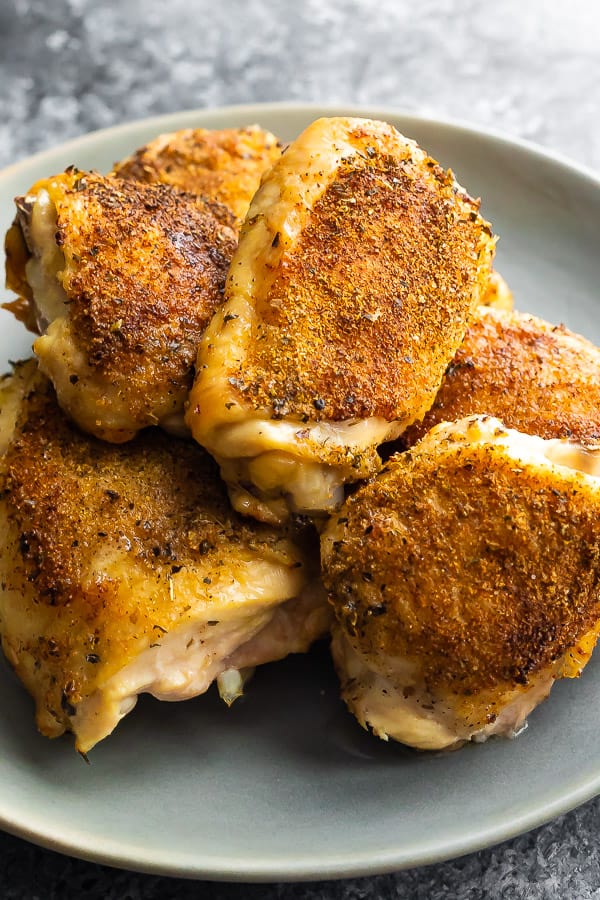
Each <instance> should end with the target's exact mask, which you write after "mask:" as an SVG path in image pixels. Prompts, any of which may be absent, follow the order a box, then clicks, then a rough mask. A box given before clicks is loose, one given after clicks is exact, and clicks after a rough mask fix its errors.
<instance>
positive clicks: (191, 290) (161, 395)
mask: <svg viewBox="0 0 600 900" xmlns="http://www.w3.org/2000/svg"><path fill="white" fill-rule="evenodd" d="M17 205H18V210H19V212H18V216H17V222H16V224H15V226H13V229H16V231H15V230H13V232H12V235H11V239H10V241H7V243H9V244H10V247H11V248H12V254H11V255H10V256H9V258H8V265H9V268H10V272H11V275H10V281H11V283H14V284H15V285H16V284H21V285H22V284H23V283H26V284H27V286H28V289H29V297H30V299H31V301H32V303H33V305H34V308H35V315H36V319H37V323H38V327H39V329H40V331H43V334H42V336H41V337H40V338H38V340H36V342H35V344H34V350H35V353H36V355H37V357H38V360H39V363H40V366H41V368H42V370H43V371H44V372H45V373H46V374H47V375H48V376H49V377H50V379H51V380H52V381H53V383H54V385H55V388H56V391H57V394H58V398H59V402H60V405H61V406H62V408H63V409H64V410H65V411H66V412H67V413H68V414H69V415H70V416H71V417H72V418H73V419H74V420H75V421H76V422H77V424H78V425H79V426H80V427H81V428H83V429H84V430H85V431H88V432H90V433H91V434H94V435H97V436H99V437H102V438H104V439H105V440H109V441H114V442H120V441H124V440H128V439H130V438H131V437H133V435H134V434H135V433H136V432H137V431H138V430H140V429H141V428H144V427H145V426H147V425H155V424H161V425H164V426H165V427H167V428H169V427H170V428H172V429H178V428H179V429H181V428H182V411H183V405H184V402H185V400H186V399H187V395H188V391H189V388H190V386H191V383H192V376H193V366H194V362H195V357H196V351H197V347H198V341H199V339H200V335H201V334H202V331H203V330H204V328H205V327H206V325H207V323H208V321H209V319H210V317H211V315H212V312H213V310H214V309H215V308H216V307H217V305H218V304H219V303H220V302H221V301H222V292H223V286H224V282H225V276H226V272H227V269H228V266H229V262H230V259H231V256H232V254H233V250H234V248H235V244H236V239H235V235H234V233H233V231H231V229H229V228H227V227H226V226H224V225H221V224H220V223H219V222H218V221H217V220H216V219H215V218H214V216H213V215H212V212H211V206H210V204H200V202H199V201H198V199H197V198H192V197H190V196H189V195H186V194H183V193H181V192H178V191H176V190H175V189H173V188H169V187H166V186H164V185H144V184H136V183H135V182H133V181H131V182H128V181H120V180H118V179H115V178H106V177H104V176H101V175H98V174H95V173H85V172H81V171H78V170H76V169H69V170H67V171H66V172H65V173H64V174H62V175H57V176H56V177H54V178H49V179H47V180H45V181H41V182H38V183H37V184H36V185H34V186H33V188H32V189H31V191H30V192H29V193H28V195H27V196H26V197H25V198H21V199H19V200H18V201H17ZM19 233H20V235H21V244H20V247H21V253H18V252H17V250H16V249H15V247H17V246H19ZM15 263H16V267H17V270H16V271H15V269H14V268H13V266H14V264H15ZM20 266H23V269H20Z"/></svg>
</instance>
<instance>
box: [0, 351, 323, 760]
mask: <svg viewBox="0 0 600 900" xmlns="http://www.w3.org/2000/svg"><path fill="white" fill-rule="evenodd" d="M0 403H1V414H0V424H1V428H0V433H1V435H2V440H3V447H2V449H3V450H4V455H3V457H2V459H1V463H0V467H1V468H0V484H1V500H0V523H1V525H0V527H1V530H2V535H3V541H2V546H1V548H0V580H1V582H2V586H3V590H2V593H1V594H0V631H1V634H2V644H3V648H4V652H5V654H6V656H7V658H8V660H9V661H10V663H11V664H12V665H13V666H14V668H15V670H16V672H17V674H18V675H19V677H20V678H21V679H22V681H23V683H24V684H25V686H26V688H27V689H28V691H29V692H30V693H31V694H32V696H33V698H34V700H35V704H36V711H37V723H38V726H39V729H40V730H41V731H42V732H43V734H45V735H47V736H49V737H54V736H57V735H60V734H62V733H63V732H64V731H65V730H67V731H72V732H74V734H75V740H76V746H77V748H78V749H79V750H80V751H82V752H85V751H87V750H89V749H90V748H91V747H92V746H93V745H94V744H95V743H97V742H98V741H100V740H101V739H102V738H104V737H106V736H107V735H108V734H110V732H111V731H112V730H113V729H114V727H115V726H116V725H117V723H118V722H119V720H120V719H121V718H122V717H123V716H124V715H125V714H126V713H128V712H129V711H130V710H131V709H132V708H133V706H134V705H135V701H136V698H137V695H138V694H139V693H140V692H143V691H145V692H149V693H151V694H153V695H154V696H156V697H158V698H160V699H163V700H183V699H186V698H188V697H192V696H195V695H197V694H201V693H203V692H204V691H206V690H207V688H208V687H209V685H210V684H211V683H212V682H213V681H214V680H215V679H219V680H222V682H223V683H222V693H223V696H224V697H225V699H227V700H228V701H229V700H231V699H232V695H231V693H230V691H231V687H230V686H231V683H232V677H233V676H235V675H236V669H237V667H247V666H255V665H258V664H260V663H262V662H268V661H271V660H274V659H279V658H281V657H283V656H285V655H286V654H287V653H290V652H300V651H305V650H306V649H307V648H308V646H309V645H310V643H311V642H312V641H313V640H314V639H315V638H316V637H319V636H321V635H322V634H323V633H324V632H325V631H326V630H327V627H328V621H329V615H330V612H329V609H328V608H327V604H326V603H325V602H324V595H323V593H322V589H321V588H320V586H319V584H318V581H317V580H316V578H315V568H316V566H315V564H314V555H313V552H312V549H311V548H310V546H309V545H308V544H305V542H304V539H303V538H302V537H301V536H300V535H296V536H294V535H293V534H291V533H288V534H285V533H283V532H281V531H276V530H274V529H272V528H270V527H268V526H261V525H258V524H256V523H253V522H251V521H244V520H242V519H241V518H239V517H238V516H237V515H236V514H235V513H233V512H232V511H231V509H230V507H229V504H228V500H227V495H226V492H225V489H224V488H223V486H222V484H221V482H220V481H219V479H218V475H217V469H216V466H215V464H214V462H213V461H212V459H211V458H210V457H209V456H208V454H206V453H205V452H204V451H203V450H201V448H199V447H197V446H196V445H195V444H194V443H193V442H192V441H182V440H178V439H175V438H172V437H168V436H167V435H165V434H164V433H163V432H161V431H160V430H158V429H155V430H151V431H149V432H145V433H144V434H143V435H139V436H138V437H137V438H136V439H135V440H133V441H131V442H130V443H128V444H123V445H111V444H107V443H104V442H102V441H99V440H97V439H95V438H92V437H88V436H86V435H83V434H82V433H81V432H80V431H79V430H78V429H77V428H76V427H74V426H73V425H72V424H71V423H70V422H69V421H68V420H67V418H66V417H65V416H64V415H63V414H62V413H61V411H60V409H59V408H58V406H57V404H56V399H55V396H54V392H53V389H52V387H51V385H50V384H49V382H47V380H46V379H45V377H44V376H43V375H42V374H41V373H39V371H38V370H37V369H36V365H35V363H34V362H29V363H27V364H24V365H21V366H19V367H18V368H17V370H16V373H15V374H14V375H13V376H12V377H6V378H5V379H4V381H3V383H2V386H1V389H0ZM316 555H317V558H318V553H317V554H316ZM244 674H245V673H237V675H238V681H239V682H241V681H242V680H243V676H244ZM233 696H234V695H233Z"/></svg>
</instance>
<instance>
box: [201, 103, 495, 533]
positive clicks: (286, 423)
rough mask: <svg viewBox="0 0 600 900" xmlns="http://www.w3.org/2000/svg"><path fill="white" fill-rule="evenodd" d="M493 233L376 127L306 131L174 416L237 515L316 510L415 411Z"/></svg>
mask: <svg viewBox="0 0 600 900" xmlns="http://www.w3.org/2000/svg"><path fill="white" fill-rule="evenodd" d="M493 249H494V239H493V237H492V234H491V231H490V227H489V225H488V224H487V223H486V222H485V221H484V220H483V219H482V217H481V216H480V214H479V204H478V202H476V201H474V200H472V199H471V198H470V197H469V196H468V195H467V194H466V193H465V192H464V191H463V189H462V188H460V187H459V185H458V184H457V183H456V181H455V180H454V177H453V176H452V174H451V173H450V172H447V171H444V170H443V169H442V168H441V167H440V166H439V165H438V164H437V163H436V162H435V161H434V160H433V159H431V158H430V157H429V156H427V154H426V153H425V152H424V151H423V150H421V149H420V148H419V147H418V146H417V145H416V144H415V143H414V142H413V141H410V140H407V139H406V138H404V137H403V136H402V135H400V134H399V133H398V132H397V131H396V130H395V129H394V128H393V127H392V126H390V125H387V124H384V123H381V122H375V121H370V120H365V119H346V118H334V119H320V120H318V121H316V122H314V123H313V124H312V125H311V126H309V127H308V128H307V129H306V131H305V132H304V133H303V134H302V135H301V136H300V137H299V138H298V139H297V140H296V141H294V142H293V143H292V144H291V145H290V146H289V147H288V148H287V149H286V151H285V153H284V154H283V155H282V157H281V159H280V160H279V161H278V162H276V163H275V165H274V166H273V167H272V168H271V169H270V171H269V172H268V173H267V175H266V176H265V177H264V179H263V182H262V184H261V187H260V188H259V190H258V192H257V194H256V195H255V197H254V200H253V201H252V204H251V207H250V210H249V212H248V216H247V218H246V223H245V225H244V227H243V229H242V234H241V237H240V242H239V246H238V249H237V252H236V254H235V256H234V259H233V260H232V264H231V267H230V272H229V276H228V280H227V285H226V302H225V304H224V305H223V306H222V307H221V308H220V309H219V310H218V311H217V312H216V314H215V316H214V317H213V319H212V321H211V324H210V325H209V327H208V329H207V331H206V332H205V335H204V337H203V339H202V342H201V345H200V350H199V354H198V360H197V366H196V380H195V383H194V387H193V390H192V392H191V395H190V405H189V411H188V414H187V421H188V424H189V426H190V428H191V430H192V433H193V434H194V436H195V437H196V439H197V440H198V441H199V442H200V443H201V444H202V445H203V446H205V447H206V448H207V449H209V450H210V452H211V453H212V454H213V455H214V456H215V457H216V459H217V460H218V462H219V464H220V466H221V473H222V475H223V477H224V479H225V481H226V482H227V484H228V486H229V491H230V497H231V499H232V502H233V505H234V506H235V507H236V509H238V510H240V511H242V512H245V513H248V514H250V515H253V516H255V517H256V518H259V519H263V520H266V521H272V522H279V521H282V520H283V519H285V517H286V516H287V515H288V514H289V512H290V511H293V512H299V513H307V514H310V515H319V514H323V513H325V512H327V511H331V510H332V509H334V508H335V507H336V506H337V505H338V504H339V503H340V502H341V500H342V498H343V485H344V483H346V482H353V481H357V480H359V479H361V478H364V477H366V476H368V475H370V474H372V473H373V472H374V471H376V470H377V468H378V467H379V465H380V459H379V456H378V454H377V447H378V445H379V444H381V443H382V442H383V441H386V440H389V439H391V438H394V437H397V436H398V434H399V433H400V432H401V431H402V430H403V429H404V428H406V427H407V425H409V424H410V423H411V422H412V421H414V420H415V419H418V418H421V417H422V416H423V414H424V412H425V411H426V410H427V409H428V408H429V406H430V405H431V403H432V402H433V399H434V397H435V393H436V391H437V389H438V387H439V383H440V381H441V378H442V376H443V374H444V370H445V368H446V366H447V365H448V363H449V362H450V360H451V358H452V356H453V354H454V353H455V351H456V349H457V347H458V346H459V344H460V342H461V340H462V338H463V335H464V332H465V329H466V326H467V322H468V319H469V316H470V314H471V311H472V309H473V308H474V306H476V305H477V303H478V302H479V300H480V299H481V296H482V295H483V293H484V292H485V290H486V288H487V285H488V282H489V278H490V267H491V259H492V255H493Z"/></svg>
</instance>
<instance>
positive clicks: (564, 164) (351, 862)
mask: <svg viewBox="0 0 600 900" xmlns="http://www.w3.org/2000/svg"><path fill="white" fill-rule="evenodd" d="M288 113H293V114H295V115H303V114H306V115H313V117H314V118H316V117H318V116H321V115H325V116H329V115H356V116H363V117H370V118H381V119H387V118H391V119H396V120H398V119H400V120H406V121H407V122H410V123H414V124H415V126H416V127H418V126H419V124H423V125H425V126H430V127H433V128H439V129H443V130H444V131H447V132H454V133H458V134H460V135H461V136H462V138H463V139H467V140H468V139H473V138H477V139H479V138H484V139H486V140H489V141H491V142H493V143H499V144H501V145H502V146H504V147H516V148H518V149H519V150H520V151H523V152H525V153H526V154H528V155H530V156H535V157H536V158H538V159H540V158H541V159H544V160H546V161H547V162H549V163H551V164H552V165H554V166H557V167H559V169H561V170H564V171H565V172H566V173H568V174H569V175H570V176H576V177H581V178H583V179H585V180H587V181H589V182H591V183H592V185H593V186H594V188H595V189H597V190H600V174H599V173H598V172H596V171H595V170H593V169H592V168H590V167H588V166H586V165H584V164H580V163H578V162H576V161H574V160H572V159H571V158H569V157H568V156H567V155H565V154H562V153H560V152H557V151H554V150H551V149H548V148H547V147H544V146H541V145H539V144H537V143H535V142H533V141H530V140H527V139H524V138H521V137H513V136H511V135H509V134H507V133H504V132H502V131H499V130H495V129H492V128H488V127H481V126H478V125H475V124H474V123H471V122H468V121H466V120H461V119H454V118H450V117H442V116H437V115H429V114H427V115H425V114H422V113H419V112H414V111H411V110H409V109H405V108H402V107H394V106H389V105H385V104H383V105H379V104H364V103H361V104H353V103H343V102H339V103H318V102H310V103H304V102H302V101H289V102H287V101H277V102H268V103H245V104H232V105H224V106H217V107H204V108H188V109H183V110H178V111H174V112H170V113H163V114H159V115H154V116H146V117H140V118H137V119H131V120H128V121H127V122H122V123H119V124H116V125H112V126H110V127H108V128H100V129H96V130H94V131H91V132H87V133H85V134H82V135H79V136H77V137H74V138H71V139H69V140H68V141H65V142H61V143H57V144H55V145H52V146H50V147H47V148H45V149H42V150H39V151H37V152H36V153H34V154H31V155H29V156H26V157H23V158H22V159H19V160H18V161H16V162H14V163H12V164H10V165H8V166H6V167H4V168H3V169H2V170H0V183H1V182H4V181H10V180H13V179H15V178H16V179H18V178H19V177H21V174H22V173H23V172H24V171H25V170H26V169H28V168H29V167H31V166H36V165H43V164H44V160H45V159H46V158H50V157H52V156H54V155H55V154H57V153H60V154H63V153H64V154H65V155H66V154H67V153H73V154H74V155H75V154H77V153H82V152H85V151H86V150H88V149H93V147H94V145H95V144H96V143H97V142H99V141H100V142H105V141H107V142H110V141H112V140H118V139H120V138H121V137H125V136H126V135H127V134H128V133H129V132H131V131H132V130H135V129H136V128H138V127H143V128H145V129H147V130H153V131H154V130H155V131H156V134H157V135H158V134H160V133H161V132H164V131H170V130H175V129H177V128H181V127H192V126H191V125H188V124H187V122H188V120H189V121H190V122H191V121H192V120H195V119H198V121H199V125H198V127H211V126H209V125H205V124H203V121H202V120H204V121H206V120H209V119H210V118H211V117H219V116H228V117H235V118H239V121H240V122H244V121H246V122H252V121H256V120H257V118H258V119H260V117H261V116H265V115H268V116H276V115H283V114H288ZM182 123H186V124H182ZM75 161H76V160H75ZM574 781H575V782H576V784H577V786H576V787H574V788H571V789H568V790H567V789H565V790H564V791H563V793H562V794H560V796H558V797H554V799H551V800H549V801H548V802H546V803H544V804H542V805H541V806H540V805H537V806H536V807H534V808H533V809H531V810H530V811H528V812H525V813H522V814H520V815H519V816H518V817H517V818H509V819H505V820H503V821H501V822H500V823H491V824H490V825H489V826H488V827H487V828H486V829H485V830H484V831H478V832H476V833H475V832H473V833H471V834H470V835H468V836H462V837H460V838H457V839H452V838H450V839H447V840H446V841H445V842H443V843H442V842H440V841H439V840H437V841H436V842H435V843H433V844H432V845H431V846H429V845H427V844H424V845H423V849H422V851H421V852H420V853H414V852H412V853H410V855H409V856H407V855H406V854H403V852H402V847H401V846H400V848H395V849H394V850H384V851H382V852H380V853H378V854H373V853H371V854H370V856H369V857H368V858H362V859H359V860H357V859H356V854H355V853H354V854H352V859H350V857H349V855H345V854H344V853H340V852H339V851H338V852H337V853H334V854H331V855H330V856H329V857H328V861H327V862H326V863H324V862H323V861H322V860H320V859H318V860H317V861H316V862H315V865H314V866H313V867H312V868H308V867H307V861H306V860H305V859H304V857H302V858H301V859H299V860H296V861H294V860H293V859H287V860H285V861H284V862H283V863H281V864H279V863H274V862H273V861H272V858H271V857H269V858H265V859H262V860H261V859H260V858H259V859H256V860H252V861H250V860H249V859H247V858H246V859H245V860H244V861H243V863H241V864H240V863H239V862H238V863H237V864H236V861H235V858H234V857H232V858H231V860H228V858H227V857H225V856H222V857H219V859H218V860H217V865H214V866H212V867H211V866H210V859H209V858H207V857H206V856H205V857H204V859H203V858H202V855H201V854H199V856H198V859H199V861H198V862H194V861H193V860H190V857H189V853H182V854H180V855H178V854H177V853H173V851H169V852H168V853H167V854H166V855H165V856H164V857H163V858H162V859H160V860H157V859H156V854H155V853H153V852H149V851H145V850H144V849H143V848H140V847H137V846H136V845H135V844H134V843H133V842H132V843H131V844H129V845H126V846H123V845H117V844H116V843H115V841H114V840H113V839H111V838H109V839H108V840H107V839H104V840H100V839H98V837H96V836H94V835H93V833H91V832H89V833H87V836H86V839H85V840H82V836H81V833H79V834H78V833H77V832H76V831H75V830H73V831H72V832H69V830H68V829H67V828H64V827H63V828H62V837H61V838H57V837H54V836H52V835H51V834H50V833H49V832H48V829H47V828H46V830H44V823H43V821H41V818H42V817H41V814H40V813H38V814H36V815H32V814H29V815H21V816H20V817H17V818H15V816H14V815H13V816H12V817H10V816H8V815H7V811H6V810H4V809H3V808H2V805H3V803H2V799H1V798H0V828H2V829H3V830H4V831H6V832H7V833H9V834H12V835H14V836H16V837H18V838H22V839H24V840H27V841H30V842H31V843H34V844H36V845H38V846H40V847H43V848H45V849H47V850H51V851H54V852H59V853H62V854H66V855H69V856H73V857H76V858H79V859H82V860H86V861H88V862H93V863H97V864H102V865H108V866H113V867H117V868H122V869H129V870H132V871H138V872H142V873H147V874H152V875H163V876H164V875H166V876H173V877H179V878H188V879H203V880H211V881H230V882H231V881H237V882H257V883H261V882H262V883H267V882H275V881H288V882H290V881H310V880H316V879H343V878H354V877H363V876H368V875H376V874H386V873H390V872H394V871H400V870H402V869H408V868H413V867H419V866H424V865H431V864H434V863H440V862H443V861H446V860H449V859H456V858H458V857H460V856H464V855H465V854H468V853H472V852H477V851H479V850H483V849H485V848H487V847H490V846H493V845H497V844H499V843H501V842H503V841H506V840H509V839H512V838H514V837H516V836H517V835H520V834H523V833H525V832H527V831H530V830H531V829H533V828H536V827H538V826H540V825H543V824H544V823H546V822H548V821H550V820H551V819H553V818H555V817H557V816H559V815H561V814H564V813H566V812H568V811H569V810H571V809H574V808H575V807H577V806H579V805H581V804H582V803H584V802H586V801H588V800H590V799H591V798H593V797H594V796H596V795H597V794H598V793H600V767H599V770H598V773H597V774H596V775H595V776H594V777H591V778H590V777H588V778H587V779H584V780H583V781H579V782H578V783H577V781H576V779H574ZM78 838H79V839H78ZM126 847H129V851H128V852H127V849H126Z"/></svg>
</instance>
